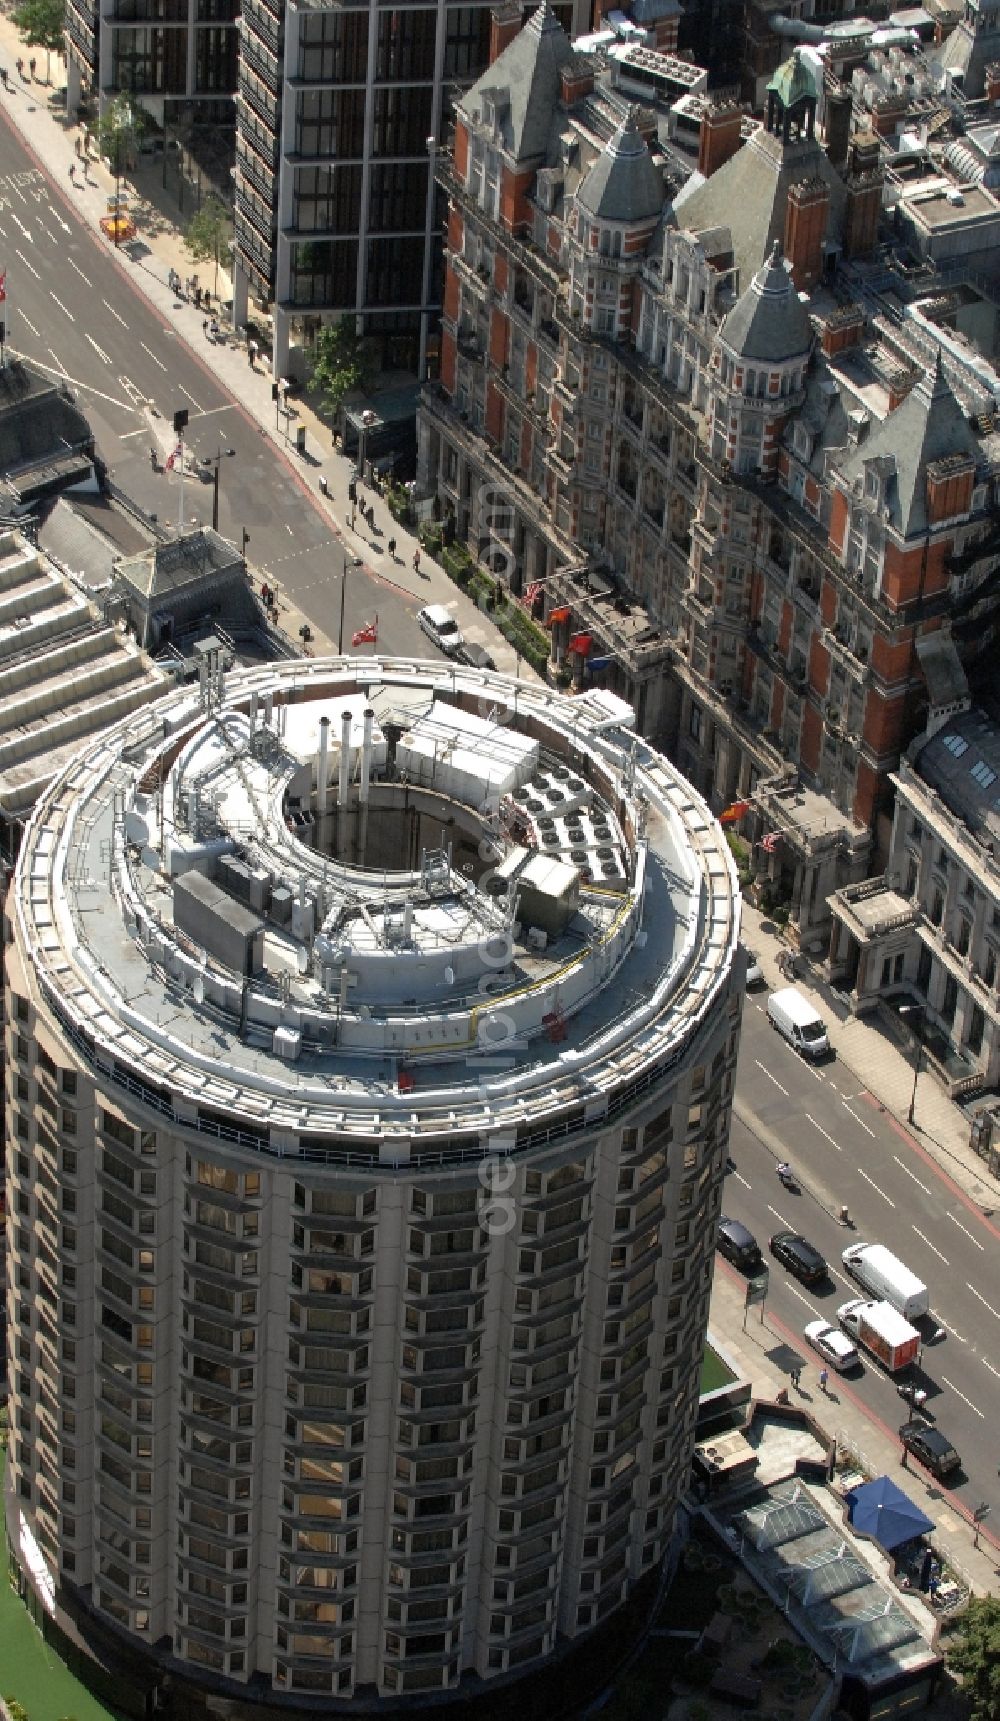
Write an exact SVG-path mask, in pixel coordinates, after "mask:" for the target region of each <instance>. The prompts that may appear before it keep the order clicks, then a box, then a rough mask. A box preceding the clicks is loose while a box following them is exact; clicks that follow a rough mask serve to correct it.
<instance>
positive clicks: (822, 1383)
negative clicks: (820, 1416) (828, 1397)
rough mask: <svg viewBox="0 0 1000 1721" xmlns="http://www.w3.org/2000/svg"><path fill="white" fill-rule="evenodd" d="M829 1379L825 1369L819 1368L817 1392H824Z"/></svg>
mask: <svg viewBox="0 0 1000 1721" xmlns="http://www.w3.org/2000/svg"><path fill="white" fill-rule="evenodd" d="M829 1379H830V1376H829V1374H828V1373H827V1371H826V1369H825V1368H821V1369H820V1371H819V1390H820V1392H825V1391H826V1387H827V1382H828V1380H829Z"/></svg>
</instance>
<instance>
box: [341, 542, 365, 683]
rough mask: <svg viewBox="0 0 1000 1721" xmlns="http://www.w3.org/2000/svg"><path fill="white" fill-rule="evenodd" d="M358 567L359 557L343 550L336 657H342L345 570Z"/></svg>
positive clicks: (345, 590) (345, 587)
mask: <svg viewBox="0 0 1000 1721" xmlns="http://www.w3.org/2000/svg"><path fill="white" fill-rule="evenodd" d="M360 567H361V557H360V556H349V555H348V554H347V550H346V549H345V550H344V566H343V570H342V572H341V576H340V626H339V628H338V629H337V653H338V656H343V651H344V603H345V600H346V598H347V570H348V568H360Z"/></svg>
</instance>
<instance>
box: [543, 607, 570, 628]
mask: <svg viewBox="0 0 1000 1721" xmlns="http://www.w3.org/2000/svg"><path fill="white" fill-rule="evenodd" d="M572 614H573V611H572V608H571V606H570V605H569V604H560V606H559V608H558V609H555V610H549V621H548V625H549V627H555V625H556V622H557V621H569V618H570V616H571V615H572Z"/></svg>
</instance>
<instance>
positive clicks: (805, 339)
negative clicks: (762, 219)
mask: <svg viewBox="0 0 1000 1721" xmlns="http://www.w3.org/2000/svg"><path fill="white" fill-rule="evenodd" d="M719 339H720V341H723V342H724V343H725V345H726V346H727V347H729V349H730V351H732V352H734V353H737V354H738V355H739V357H740V358H744V359H756V360H758V361H764V362H765V363H770V364H783V363H785V361H786V360H788V359H794V358H798V357H799V356H800V355H803V356H804V355H806V354H808V352H809V350H810V348H811V347H812V341H813V335H812V325H811V324H810V322H809V317H808V315H807V313H806V308H805V306H804V305H803V303H802V301H801V299H800V298H799V295H798V293H797V292H796V291H795V284H794V282H793V280H792V275H791V269H790V267H789V264H788V263H787V262H786V261H785V259H784V257H782V255H781V246H780V244H779V243H778V241H777V239H776V240H775V241H774V245H773V247H772V250H771V255H770V257H769V258H768V260H767V262H766V263H765V264H764V267H763V269H758V271H757V273H756V275H755V276H754V278H753V280H752V281H751V283H750V285H749V287H748V288H747V290H746V292H745V293H744V294H743V295H742V297H741V298H739V299H737V301H736V304H735V305H734V306H733V308H732V310H731V311H730V313H729V315H728V317H727V318H726V320H725V322H724V323H723V325H722V328H721V329H720V330H719Z"/></svg>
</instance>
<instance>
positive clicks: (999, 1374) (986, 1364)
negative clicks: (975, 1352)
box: [979, 1356, 1000, 1380]
mask: <svg viewBox="0 0 1000 1721" xmlns="http://www.w3.org/2000/svg"><path fill="white" fill-rule="evenodd" d="M979 1360H980V1362H981V1363H982V1365H983V1367H984V1368H988V1369H989V1371H990V1373H991V1374H995V1375H996V1377H997V1380H1000V1368H994V1367H993V1364H992V1363H991V1362H987V1361H986V1358H985V1357H984V1356H981V1357H980V1359H979Z"/></svg>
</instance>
